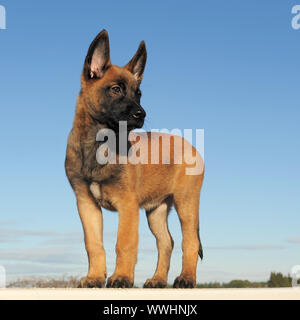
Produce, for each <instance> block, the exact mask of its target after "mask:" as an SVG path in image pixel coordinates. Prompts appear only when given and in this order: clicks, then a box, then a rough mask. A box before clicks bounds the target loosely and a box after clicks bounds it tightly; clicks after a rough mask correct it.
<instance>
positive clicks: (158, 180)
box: [65, 30, 204, 288]
mask: <svg viewBox="0 0 300 320" xmlns="http://www.w3.org/2000/svg"><path fill="white" fill-rule="evenodd" d="M146 58H147V52H146V46H145V43H144V41H142V42H141V43H140V45H139V48H138V50H137V52H136V54H135V55H134V57H133V58H132V59H131V60H130V61H129V63H128V64H127V65H126V66H124V67H119V66H116V65H112V64H111V61H110V50H109V39H108V34H107V32H106V31H105V30H103V31H101V32H100V33H99V34H98V36H97V37H96V38H95V39H94V41H93V42H92V43H91V45H90V47H89V50H88V53H87V56H86V59H85V62H84V67H83V72H82V76H81V85H82V88H81V91H80V93H79V96H78V100H77V106H76V114H75V119H74V122H73V128H72V130H71V132H70V134H69V139H68V146H67V154H66V161H65V168H66V173H67V176H68V179H69V181H70V183H71V186H72V188H73V190H74V192H75V195H76V199H77V206H78V211H79V215H80V218H81V221H82V225H83V229H84V240H85V247H86V250H87V254H88V259H89V271H88V274H87V276H86V277H84V278H83V279H81V282H80V287H104V286H105V283H106V265H105V251H104V248H103V241H102V233H103V219H102V211H101V208H106V209H108V210H114V211H117V212H118V215H119V226H118V239H117V244H116V254H117V261H116V267H115V271H114V273H113V275H112V276H111V277H109V278H108V280H107V283H106V286H107V287H109V288H110V287H113V288H125V287H126V288H128V287H132V286H133V283H134V268H135V264H136V262H137V250H138V225H139V208H144V209H145V210H146V214H147V218H148V223H149V227H150V229H151V231H152V233H153V235H154V236H155V238H156V243H157V249H158V262H157V268H156V271H155V274H154V276H153V277H152V278H151V279H148V280H147V281H146V282H145V284H144V287H147V288H162V287H165V286H166V285H167V275H168V271H169V266H170V258H171V252H172V249H173V239H172V237H171V235H170V232H169V229H168V224H167V216H168V212H169V210H170V208H171V206H172V205H174V206H175V208H176V211H177V213H178V216H179V219H180V223H181V228H182V234H183V240H182V250H183V257H182V259H183V261H182V272H181V274H180V275H179V276H178V277H177V278H176V279H175V282H174V287H175V288H192V287H194V286H195V284H196V266H197V260H198V255H199V256H200V257H201V258H202V246H201V242H200V237H199V216H198V215H199V212H198V211H199V196H200V190H201V185H202V180H203V176H204V173H203V172H204V169H203V167H204V166H203V162H202V159H201V157H200V155H199V154H198V153H197V151H196V150H195V149H194V148H193V147H191V146H190V147H191V149H192V151H193V157H194V158H195V157H196V160H197V161H198V167H199V168H200V170H199V172H198V174H196V175H187V174H186V168H188V167H191V163H190V161H183V162H182V163H180V162H179V161H178V159H179V157H180V156H182V152H181V151H182V148H181V147H180V148H179V149H180V150H179V151H178V150H175V149H176V148H175V147H174V146H175V145H176V143H177V142H182V141H184V145H186V146H187V145H188V143H187V142H186V140H184V139H183V138H181V137H179V136H172V135H167V134H165V135H163V137H164V138H166V137H167V138H169V139H170V141H171V143H170V152H169V153H170V155H169V156H170V158H171V160H170V163H167V164H165V163H163V162H164V161H163V160H164V159H163V158H164V157H165V156H166V155H164V154H163V153H164V148H163V147H162V145H161V139H160V138H159V139H154V140H153V139H152V138H151V133H146V135H143V136H142V135H140V137H139V138H140V139H138V138H137V137H138V136H139V134H137V133H132V132H131V131H132V130H133V129H135V128H141V127H142V126H143V124H144V118H145V116H146V112H145V110H144V109H143V108H142V106H141V104H140V100H141V90H140V88H139V87H140V84H141V81H142V78H143V72H144V68H145V64H146ZM120 121H126V122H127V133H126V134H128V135H131V134H133V136H134V137H136V138H137V139H136V140H139V144H140V146H141V145H142V146H143V145H146V144H147V148H148V149H149V150H152V147H156V146H157V145H158V144H159V148H158V149H157V154H155V156H157V155H158V157H159V162H158V163H154V164H151V161H149V163H147V164H144V163H137V164H132V163H127V164H126V163H125V164H124V162H122V163H113V164H111V163H107V164H100V163H99V162H98V161H97V159H96V153H97V149H98V148H99V146H100V145H101V143H104V142H101V141H97V140H96V136H97V132H99V130H101V129H110V130H113V131H114V132H116V136H117V139H118V133H117V131H118V124H119V122H120ZM131 140H132V139H131ZM133 145H135V143H133V142H129V144H128V146H129V147H130V146H133ZM148 149H147V150H148ZM177 149H178V148H177ZM151 152H152V154H151ZM151 152H149V153H147V155H144V156H143V157H144V160H145V158H147V159H150V158H151V156H153V151H151ZM116 154H117V158H119V157H120V155H119V151H118V150H116ZM167 156H168V155H167ZM128 157H130V156H129V155H128ZM151 159H152V158H151ZM151 159H150V160H151ZM185 160H186V159H185ZM188 160H190V159H188Z"/></svg>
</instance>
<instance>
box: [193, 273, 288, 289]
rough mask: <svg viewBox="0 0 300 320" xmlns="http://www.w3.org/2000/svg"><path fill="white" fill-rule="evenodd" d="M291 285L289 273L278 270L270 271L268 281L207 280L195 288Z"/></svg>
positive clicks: (276, 286) (277, 286)
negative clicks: (224, 281)
mask: <svg viewBox="0 0 300 320" xmlns="http://www.w3.org/2000/svg"><path fill="white" fill-rule="evenodd" d="M291 286H292V278H291V277H290V276H289V275H288V276H284V275H283V274H282V273H280V272H271V274H270V278H269V280H268V281H261V282H257V281H255V282H252V281H249V280H231V281H230V282H227V283H220V282H209V283H199V284H197V288H279V287H291Z"/></svg>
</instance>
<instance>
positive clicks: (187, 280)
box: [173, 276, 196, 288]
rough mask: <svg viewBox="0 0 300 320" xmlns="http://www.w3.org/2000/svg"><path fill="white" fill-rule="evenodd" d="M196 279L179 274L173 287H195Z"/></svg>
mask: <svg viewBox="0 0 300 320" xmlns="http://www.w3.org/2000/svg"><path fill="white" fill-rule="evenodd" d="M195 285H196V281H195V280H194V279H193V278H191V277H187V276H179V277H177V278H176V279H175V281H174V284H173V288H194V287H195Z"/></svg>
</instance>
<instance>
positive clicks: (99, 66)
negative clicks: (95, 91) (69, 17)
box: [83, 30, 111, 79]
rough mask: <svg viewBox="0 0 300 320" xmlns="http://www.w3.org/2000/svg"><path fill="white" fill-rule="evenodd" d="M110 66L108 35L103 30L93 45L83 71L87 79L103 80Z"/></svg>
mask: <svg viewBox="0 0 300 320" xmlns="http://www.w3.org/2000/svg"><path fill="white" fill-rule="evenodd" d="M110 65H111V62H110V54H109V39H108V33H107V31H106V30H102V31H101V32H100V33H99V34H98V35H97V37H96V38H95V39H94V41H93V42H92V43H91V45H90V47H89V51H88V53H87V56H86V58H85V62H84V70H83V73H84V77H85V79H93V78H98V79H100V78H102V77H103V75H104V73H105V71H106V70H107V69H108V67H109V66H110Z"/></svg>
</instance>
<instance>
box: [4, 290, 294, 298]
mask: <svg viewBox="0 0 300 320" xmlns="http://www.w3.org/2000/svg"><path fill="white" fill-rule="evenodd" d="M54 299H58V300H151V299H152V300H300V288H278V289H277V288H276V289H264V288H263V289H0V300H54Z"/></svg>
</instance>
